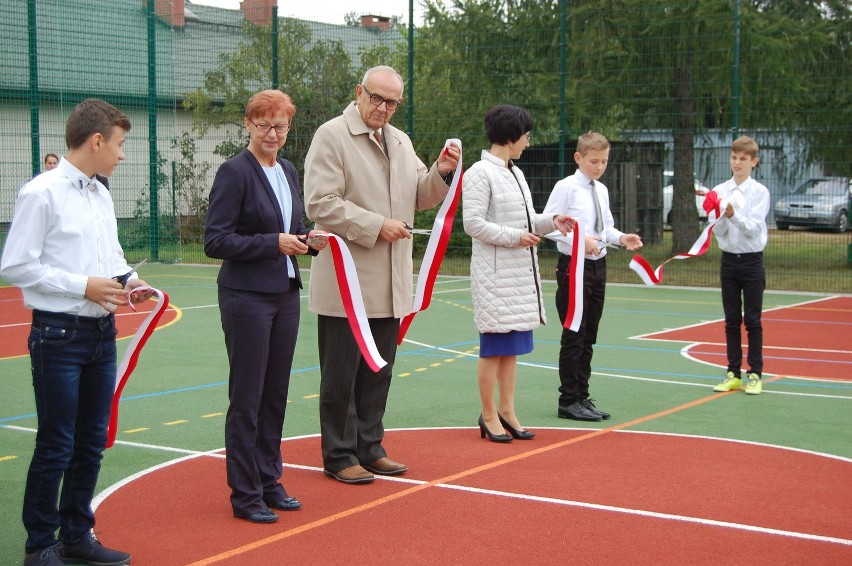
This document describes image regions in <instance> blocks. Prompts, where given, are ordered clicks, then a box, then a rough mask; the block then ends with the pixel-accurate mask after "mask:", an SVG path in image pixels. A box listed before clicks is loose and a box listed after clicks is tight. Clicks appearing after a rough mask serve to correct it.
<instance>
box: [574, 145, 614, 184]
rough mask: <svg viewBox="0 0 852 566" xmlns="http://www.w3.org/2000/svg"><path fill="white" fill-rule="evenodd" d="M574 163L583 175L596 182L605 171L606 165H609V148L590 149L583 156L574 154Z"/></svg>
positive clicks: (577, 153)
mask: <svg viewBox="0 0 852 566" xmlns="http://www.w3.org/2000/svg"><path fill="white" fill-rule="evenodd" d="M574 161H576V162H577V166H578V167H579V169H580V171H582V173H583V175H585V176H586V177H588V178H589V179H592V180H593V181H597V180H598V179H600V178H601V175H603V174H604V171H606V165H607V163H609V148H607V149H590V150H588V151H586V153H585V154H583V153H580V152H579V151H578V152H576V153H574Z"/></svg>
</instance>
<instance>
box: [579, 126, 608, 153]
mask: <svg viewBox="0 0 852 566" xmlns="http://www.w3.org/2000/svg"><path fill="white" fill-rule="evenodd" d="M603 149H609V140H608V139H606V137H605V136H604V135H603V134H599V133H597V132H593V131H591V130H589V131H588V132H586V133H585V134H583V135H582V136H580V137H579V138H577V153H579V154H580V155H585V154H586V152H587V151H598V150H603Z"/></svg>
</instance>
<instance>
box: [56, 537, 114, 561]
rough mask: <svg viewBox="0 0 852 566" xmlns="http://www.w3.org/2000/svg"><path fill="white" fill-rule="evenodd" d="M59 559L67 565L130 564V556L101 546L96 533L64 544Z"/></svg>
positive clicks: (60, 548)
mask: <svg viewBox="0 0 852 566" xmlns="http://www.w3.org/2000/svg"><path fill="white" fill-rule="evenodd" d="M58 550H59V558H61V559H62V560H63V561H64V562H65V563H71V564H89V565H91V566H125V565H126V564H130V555H129V554H127V553H126V552H121V551H120V550H113V549H111V548H107V547H105V546H104V545H103V544H101V541H99V540H98V539H97V537H96V536H95V533H93V532H89V533H88V534H86V535H85V536H84V537H83V538H81V539H80V540H78V541H77V542H75V543H73V544H71V543H67V542H66V543H62V545H61V546H60V547H59V549H58Z"/></svg>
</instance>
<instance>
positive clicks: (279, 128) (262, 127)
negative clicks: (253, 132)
mask: <svg viewBox="0 0 852 566" xmlns="http://www.w3.org/2000/svg"><path fill="white" fill-rule="evenodd" d="M249 122H251V123H252V124H254V127H255V128H257V130H258V131H259V132H260V133H261V134H267V133H269V130H272V129H274V130H275V133H277V134H286V133H287V130H289V129H290V124H275V125H274V126H273V125H272V124H267V123H266V122H261V123H260V124H256V123H255V121H254V120H252V119H249Z"/></svg>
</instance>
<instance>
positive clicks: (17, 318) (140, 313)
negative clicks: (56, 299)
mask: <svg viewBox="0 0 852 566" xmlns="http://www.w3.org/2000/svg"><path fill="white" fill-rule="evenodd" d="M155 304H156V303H155V302H154V301H145V302H144V303H141V304H139V305H136V312H133V311H132V310H131V309H130V308H129V307H121V308H119V309H118V312H117V313H116V316H115V325H116V327H117V329H118V337H119V338H128V337H130V336H133V333H134V332H136V329H137V328H139V326H140V325H141V324H142V321H144V320H145V317H146V316H148V313H149V312H151V309H153V308H154V305H155ZM177 316H178V310H177V309H175V308H174V307H173V306H169V307H168V308H167V309H166V310H165V312H163V316H162V317H161V318H160V320H159V322H158V323H157V328H162V327H164V326H168V325H169V324H171V323H172V322H173V321H174V320H175V319H176V318H177ZM31 322H32V314H31V312H30V311H29V309H27V308H25V307H24V300H23V299H22V298H21V290H20V289H18V288H17V287H0V358H11V357H13V356H26V355H28V351H27V337H28V336H29V334H30V323H31Z"/></svg>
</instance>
